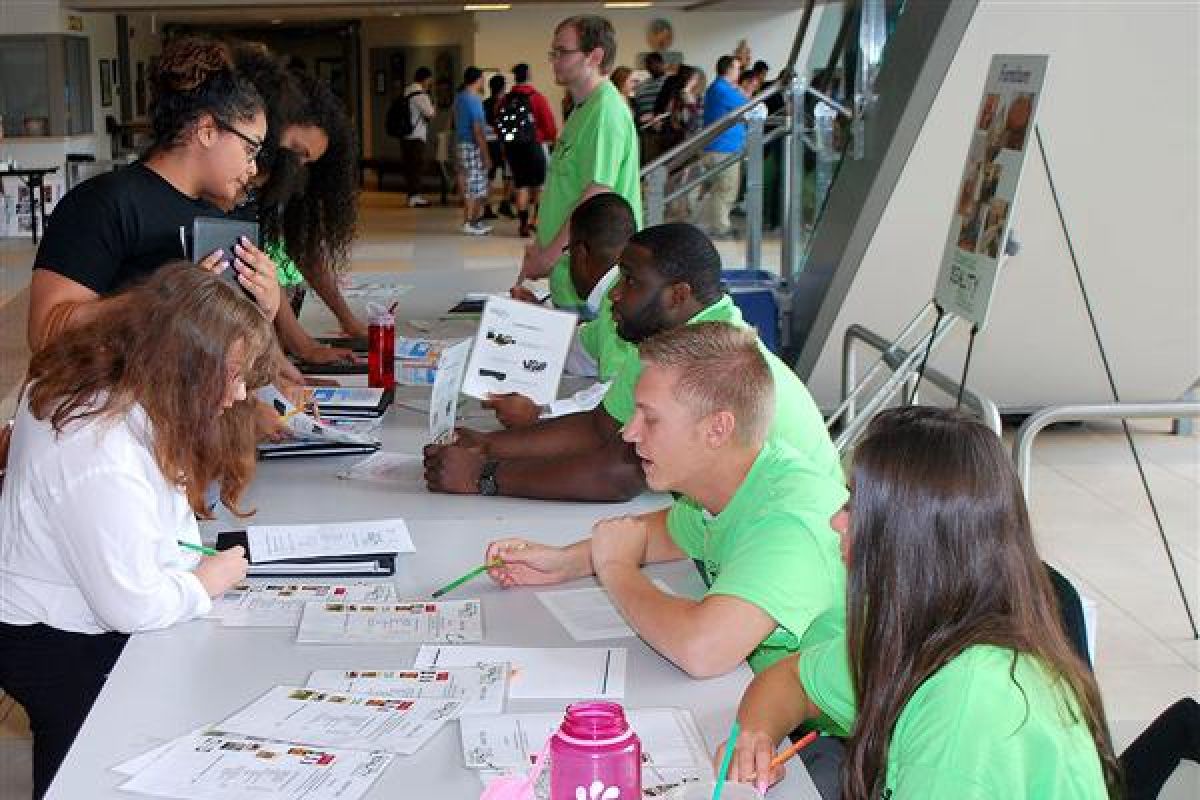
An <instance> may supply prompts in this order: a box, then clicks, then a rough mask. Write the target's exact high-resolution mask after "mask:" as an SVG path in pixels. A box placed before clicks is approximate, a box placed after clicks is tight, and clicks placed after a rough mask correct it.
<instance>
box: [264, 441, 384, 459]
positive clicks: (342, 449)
mask: <svg viewBox="0 0 1200 800" xmlns="http://www.w3.org/2000/svg"><path fill="white" fill-rule="evenodd" d="M380 446H381V443H380V442H371V443H369V444H351V443H347V442H295V441H284V442H260V443H259V445H258V457H259V459H260V460H264V461H265V460H269V459H273V458H308V457H313V456H352V455H362V454H369V453H374V452H375V451H376V450H378V449H379V448H380Z"/></svg>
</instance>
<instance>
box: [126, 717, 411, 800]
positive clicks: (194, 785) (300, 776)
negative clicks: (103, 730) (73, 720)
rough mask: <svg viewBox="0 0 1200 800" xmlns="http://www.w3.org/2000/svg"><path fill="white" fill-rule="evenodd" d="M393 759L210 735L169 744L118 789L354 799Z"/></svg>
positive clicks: (217, 799)
mask: <svg viewBox="0 0 1200 800" xmlns="http://www.w3.org/2000/svg"><path fill="white" fill-rule="evenodd" d="M393 758H394V756H392V755H391V754H389V753H383V752H365V751H355V750H349V749H344V748H334V747H319V748H314V747H307V746H304V745H296V744H289V743H285V742H270V741H263V740H259V739H256V738H253V737H247V736H238V735H231V734H225V733H217V732H211V731H210V732H206V733H198V734H188V735H187V736H183V737H181V738H179V739H176V740H175V741H173V742H171V743H170V744H169V745H167V746H166V748H165V749H163V751H162V752H161V753H157V754H156V757H155V758H154V759H152V760H150V761H149V763H147V764H146V766H145V768H144V769H140V770H138V771H137V772H136V773H135V774H134V775H133V776H132V777H131V778H130V779H129V780H128V781H126V782H125V783H123V784H121V786H120V788H121V789H124V790H126V791H131V792H140V793H142V794H149V795H155V796H159V797H177V798H186V799H187V800H355V798H359V797H362V796H363V795H364V794H366V793H367V791H368V790H369V789H370V788H371V786H372V785H373V784H374V783H375V781H376V779H377V778H379V776H380V775H382V774H383V771H384V770H385V769H387V767H388V765H389V764H390V763H391V762H392V759H393Z"/></svg>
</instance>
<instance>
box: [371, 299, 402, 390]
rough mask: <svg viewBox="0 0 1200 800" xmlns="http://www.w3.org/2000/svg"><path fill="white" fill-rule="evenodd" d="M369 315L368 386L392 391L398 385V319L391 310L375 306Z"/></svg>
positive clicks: (372, 306)
mask: <svg viewBox="0 0 1200 800" xmlns="http://www.w3.org/2000/svg"><path fill="white" fill-rule="evenodd" d="M393 308H394V306H393ZM368 313H369V316H368V317H367V385H368V386H370V387H372V388H374V389H391V388H392V387H393V386H395V384H396V318H395V316H393V315H392V311H391V309H388V308H381V307H378V306H375V305H374V304H372V305H371V307H370V308H369V309H368Z"/></svg>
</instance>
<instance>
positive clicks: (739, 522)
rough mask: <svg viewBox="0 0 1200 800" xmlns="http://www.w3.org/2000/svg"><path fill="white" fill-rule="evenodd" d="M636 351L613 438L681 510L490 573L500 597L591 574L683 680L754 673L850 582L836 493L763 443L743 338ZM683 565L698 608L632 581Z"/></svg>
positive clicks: (503, 556)
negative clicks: (687, 563)
mask: <svg viewBox="0 0 1200 800" xmlns="http://www.w3.org/2000/svg"><path fill="white" fill-rule="evenodd" d="M639 350H640V353H641V360H642V362H643V363H644V366H645V368H644V369H643V370H642V374H641V377H640V379H639V380H638V384H637V390H636V392H637V395H636V402H635V410H634V412H633V415H632V416H631V417H630V419H629V421H628V423H627V424H626V425H625V427H624V429H623V432H622V436H623V437H624V439H625V441H627V442H628V443H630V444H632V445H633V446H634V448H635V451H636V455H637V458H638V459H639V461H640V462H641V464H642V466H643V468H644V470H645V475H646V482H647V484H648V485H649V486H650V488H652V489H654V490H656V491H671V492H675V493H676V494H677V497H678V499H677V500H676V501H675V502H674V503H673V504H672V505H671V506H670V507H669V508H665V509H661V510H659V511H653V512H650V513H647V514H641V515H639V516H636V517H621V518H618V519H610V520H603V521H601V522H598V523H597V524H596V525H595V527H594V528H593V529H592V536H591V538H589V539H584V540H583V541H580V542H576V543H575V544H573V545H569V546H567V547H552V546H547V545H541V544H537V543H534V542H530V541H527V540H524V539H504V540H500V541H497V542H493V543H491V544H490V545H489V546H488V548H487V554H486V561H487V563H489V564H491V563H496V562H497V561H499V562H500V566H497V567H495V568H493V569H492V570H491V572H490V574H491V576H492V578H493V579H494V580H496V581H497V582H498V583H500V584H501V585H502V586H505V587H512V586H528V585H540V584H548V583H558V582H560V581H564V580H571V579H574V578H580V577H584V576H587V575H592V574H594V575H595V576H596V577H597V578H598V579H599V580H600V583H601V584H602V585H603V586H604V588H605V589H606V590H607V591H608V594H609V596H610V597H611V598H612V601H613V603H614V604H615V605H616V606H617V608H618V609H619V610H620V611H621V614H622V615H623V616H624V617H625V619H626V620H628V621H629V623H630V625H631V626H632V627H633V629H634V630H635V631H637V633H638V635H639V636H641V637H642V638H643V639H644V640H645V641H646V643H647V644H649V645H650V646H651V647H653V648H654V649H655V650H657V651H658V652H660V653H662V654H663V655H664V656H666V657H667V658H668V659H670V660H671V661H673V662H674V663H675V664H676V665H678V666H679V667H680V668H682V669H683V670H684V671H686V672H687V673H688V674H689V675H692V676H693V677H698V678H700V677H710V676H714V675H721V674H723V673H726V672H728V671H730V670H732V669H734V668H735V667H736V666H737V665H738V664H740V663H741V662H742V661H743V660H748V661H749V662H750V666H751V667H752V668H753V669H755V670H760V669H763V668H765V667H768V666H770V665H771V664H773V663H774V662H776V661H778V660H779V659H781V658H783V657H784V656H786V655H788V654H789V653H793V652H795V651H797V650H798V649H799V647H800V642H801V639H802V638H803V637H804V635H805V633H806V632H807V631H808V628H809V626H810V625H811V624H812V622H813V621H814V620H815V619H817V617H819V616H820V615H821V614H823V613H824V612H826V611H828V610H829V609H830V608H831V607H833V606H834V605H835V604H836V603H839V602H841V599H842V597H843V594H844V592H845V569H844V567H843V566H842V561H841V554H840V551H839V547H838V537H837V534H835V533H834V531H833V529H832V528H831V527H830V525H829V520H830V517H831V516H832V514H833V512H834V511H836V509H838V508H839V507H840V506H841V505H842V504H843V503H844V502H845V500H846V488H845V485H844V483H843V482H842V481H840V480H837V479H835V478H833V477H832V476H829V475H825V474H821V473H819V472H817V471H815V470H814V469H813V466H812V464H811V463H810V461H809V459H807V458H806V457H804V456H803V455H801V454H799V453H797V452H796V451H795V450H793V449H792V448H791V447H789V446H788V444H787V443H786V442H776V441H770V440H769V439H768V436H767V433H768V430H769V428H770V427H771V424H772V418H773V417H774V416H775V393H774V378H773V377H772V375H771V370H770V368H769V367H768V365H767V361H766V359H765V358H764V357H763V354H762V351H761V349H760V347H759V343H758V337H757V336H755V335H754V333H753V332H752V331H750V330H748V329H746V328H744V327H743V328H739V327H735V326H733V325H730V324H728V323H724V322H702V323H697V324H695V325H685V326H683V327H680V328H676V329H674V330H670V331H667V332H666V333H661V334H659V335H657V336H653V337H651V338H649V339H647V340H646V341H645V342H643V343H642V344H641V345H640V347H639ZM730 375H736V376H737V380H730V379H729V376H730ZM684 558H689V559H692V560H694V561H695V562H696V563H697V565H698V567H699V568H700V571H701V575H702V577H703V578H704V581H705V584H706V585H707V586H708V590H707V592H706V593H705V594H704V596H703V597H702V598H701V599H699V600H693V599H690V598H684V597H678V596H676V595H673V594H669V593H666V592H662V591H660V590H659V589H658V588H657V587H655V586H654V584H653V583H652V582H651V581H650V579H649V578H648V577H646V575H644V574H643V573H642V571H641V567H642V565H643V564H649V563H655V562H662V561H674V560H679V559H684Z"/></svg>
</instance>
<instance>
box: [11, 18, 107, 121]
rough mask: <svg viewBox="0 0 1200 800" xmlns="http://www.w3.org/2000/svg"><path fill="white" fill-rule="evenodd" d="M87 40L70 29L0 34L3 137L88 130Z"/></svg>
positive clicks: (89, 85)
mask: <svg viewBox="0 0 1200 800" xmlns="http://www.w3.org/2000/svg"><path fill="white" fill-rule="evenodd" d="M90 62H91V59H90V58H89V52H88V40H87V38H86V37H83V36H72V35H70V34H37V35H32V34H30V35H25V34H22V35H12V36H0V117H2V118H3V125H4V129H3V132H4V135H5V136H7V137H13V138H17V137H39V136H77V135H80V134H89V133H92V132H93V123H92V78H91V70H90V66H89V65H90Z"/></svg>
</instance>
